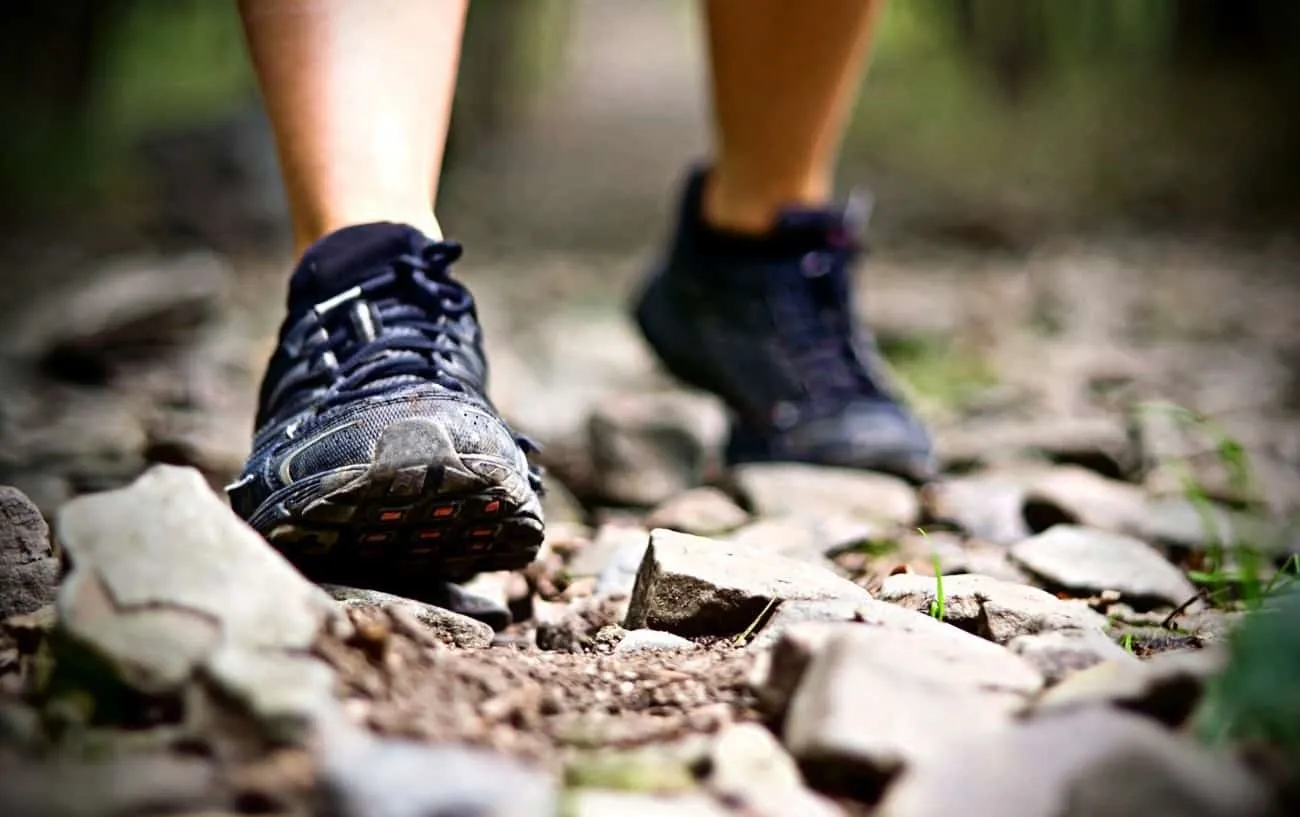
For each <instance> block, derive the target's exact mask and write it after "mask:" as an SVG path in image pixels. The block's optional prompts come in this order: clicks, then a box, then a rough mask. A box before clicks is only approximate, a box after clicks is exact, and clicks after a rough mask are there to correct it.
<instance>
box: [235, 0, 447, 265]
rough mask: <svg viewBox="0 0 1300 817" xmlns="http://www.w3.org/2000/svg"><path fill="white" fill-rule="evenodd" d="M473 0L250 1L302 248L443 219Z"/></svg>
mask: <svg viewBox="0 0 1300 817" xmlns="http://www.w3.org/2000/svg"><path fill="white" fill-rule="evenodd" d="M465 7H466V0H420V1H419V2H417V1H416V0H365V2H361V1H360V0H239V9H240V13H241V15H242V16H243V21H244V30H245V33H246V34H247V37H248V45H249V51H250V52H251V54H252V58H253V64H254V66H255V67H256V69H257V74H258V79H259V82H260V85H261V88H262V94H263V96H264V97H265V101H266V108H267V112H268V113H269V115H270V118H271V123H272V125H273V127H274V130H275V136H276V143H277V146H278V150H279V155H280V165H281V168H282V171H283V174H284V183H285V190H286V192H287V195H288V198H289V206H290V210H291V212H292V218H293V232H294V242H295V244H296V249H297V251H298V252H299V253H301V251H302V250H303V249H305V248H306V247H307V246H308V245H309V244H311V243H312V242H313V241H315V240H316V239H318V238H320V237H322V236H324V235H326V234H327V233H330V232H333V231H334V230H337V229H339V228H341V227H346V226H349V225H353V224H364V223H368V222H373V221H394V222H399V223H404V224H410V225H411V226H413V227H416V228H419V229H420V230H423V231H424V232H426V233H428V234H429V235H430V236H433V237H435V238H438V237H440V230H439V229H438V222H437V220H436V219H435V218H434V215H433V198H434V191H436V190H437V182H438V173H439V170H440V167H441V164H442V152H443V145H444V143H445V140H446V135H447V123H448V119H449V117H450V115H451V99H452V94H453V91H454V88H455V83H456V67H457V63H458V61H459V57H460V35H461V30H462V27H463V23H464V17H465Z"/></svg>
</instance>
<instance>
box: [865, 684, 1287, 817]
mask: <svg viewBox="0 0 1300 817" xmlns="http://www.w3.org/2000/svg"><path fill="white" fill-rule="evenodd" d="M1026 770H1032V774H1026V773H1025V772H1026ZM1270 799H1271V798H1270V795H1269V792H1268V791H1267V790H1266V789H1265V788H1264V787H1263V786H1262V785H1261V784H1260V782H1259V781H1258V780H1256V779H1255V778H1254V777H1252V776H1251V775H1250V774H1249V773H1248V772H1247V771H1246V770H1245V769H1243V768H1242V767H1241V766H1240V765H1239V764H1238V763H1237V762H1236V761H1235V760H1233V759H1232V758H1229V757H1222V756H1217V755H1215V754H1211V753H1210V752H1207V751H1205V750H1204V749H1202V748H1201V747H1199V746H1197V745H1194V744H1193V743H1191V742H1190V740H1187V739H1185V738H1181V737H1178V736H1175V735H1173V734H1171V733H1169V732H1167V731H1165V730H1163V729H1161V728H1160V727H1159V726H1158V725H1156V724H1154V723H1153V722H1151V721H1149V720H1148V719H1146V718H1141V717H1137V716H1134V715H1126V714H1122V713H1119V712H1114V711H1111V710H1107V709H1103V708H1090V709H1085V710H1082V711H1079V712H1077V713H1073V714H1069V715H1062V716H1057V717H1051V718H1041V719H1036V720H1033V721H1030V722H1028V723H1024V724H1019V725H1016V726H1014V727H1012V728H1009V729H1006V730H1004V731H1002V732H999V733H995V734H986V735H981V736H977V737H973V738H971V739H969V740H963V741H961V742H959V743H957V744H955V745H951V746H948V747H946V748H945V749H944V750H943V751H942V752H939V753H936V754H934V755H931V756H930V757H928V758H925V759H922V760H919V761H918V762H917V763H916V764H915V765H913V766H912V767H911V768H909V769H908V770H907V771H906V772H905V773H904V774H903V775H902V776H901V777H899V778H898V780H897V781H896V782H895V783H894V784H893V786H891V787H890V789H889V791H888V793H887V795H886V796H885V799H884V801H883V802H882V803H881V804H880V806H879V807H878V809H877V810H876V811H875V812H874V814H876V815H878V817H951V815H954V814H960V815H963V817H1005V815H1016V817H1094V816H1095V815H1107V817H1147V815H1168V817H1174V816H1175V815H1177V817H1186V816H1188V815H1196V817H1264V815H1267V814H1269V813H1270V805H1271V804H1270Z"/></svg>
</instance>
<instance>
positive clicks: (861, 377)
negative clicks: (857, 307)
mask: <svg viewBox="0 0 1300 817" xmlns="http://www.w3.org/2000/svg"><path fill="white" fill-rule="evenodd" d="M858 253H859V250H858V249H857V248H856V247H853V246H851V245H849V246H838V245H837V246H832V247H829V248H826V249H818V250H813V251H810V252H807V253H805V254H804V255H803V256H801V257H800V258H799V263H798V274H797V275H795V276H792V277H789V278H785V279H784V280H783V282H782V284H783V285H782V287H781V289H780V291H779V292H778V293H776V297H774V298H773V299H772V302H771V303H772V317H773V323H774V325H775V329H776V331H777V333H778V335H779V338H780V345H781V347H782V348H783V349H784V350H785V353H786V355H787V356H788V360H789V362H790V365H791V371H792V373H793V374H794V376H795V377H796V378H797V379H798V381H799V384H800V386H801V389H802V392H803V399H801V400H799V401H798V404H797V405H796V404H795V403H792V402H789V401H782V402H781V403H778V404H777V405H776V406H774V408H773V416H772V417H771V418H770V421H771V422H772V423H773V424H774V425H776V426H778V427H780V426H788V425H791V424H793V423H794V422H795V421H796V418H795V417H794V416H792V415H794V414H797V415H799V417H805V416H807V415H821V414H824V413H827V412H833V411H837V410H839V409H841V408H842V407H843V406H844V405H845V404H846V403H848V402H851V401H853V400H854V399H857V398H860V397H863V396H875V395H878V394H879V393H880V388H879V386H878V385H877V384H876V382H875V379H874V378H873V376H872V373H871V372H870V370H869V369H868V366H867V364H866V362H865V359H864V357H863V355H862V354H861V352H860V349H859V343H860V341H859V334H858V329H857V325H856V321H855V320H854V316H853V305H852V296H851V291H850V287H849V269H850V267H851V265H852V263H853V261H854V259H855V258H856V257H857V255H858Z"/></svg>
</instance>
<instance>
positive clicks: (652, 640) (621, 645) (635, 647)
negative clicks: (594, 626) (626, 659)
mask: <svg viewBox="0 0 1300 817" xmlns="http://www.w3.org/2000/svg"><path fill="white" fill-rule="evenodd" d="M693 649H695V642H694V641H691V640H689V639H686V638H682V637H681V636H679V635H673V634H672V633H661V632H659V631H658V630H632V631H631V632H629V633H627V634H626V635H624V636H623V640H622V641H620V642H618V646H617V647H615V648H614V652H615V654H618V655H626V654H628V653H636V652H677V651H681V650H693Z"/></svg>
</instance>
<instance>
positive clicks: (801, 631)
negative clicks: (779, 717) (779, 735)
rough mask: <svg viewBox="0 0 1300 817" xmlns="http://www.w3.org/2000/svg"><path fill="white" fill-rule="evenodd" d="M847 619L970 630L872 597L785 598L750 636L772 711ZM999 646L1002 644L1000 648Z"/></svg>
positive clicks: (928, 632)
mask: <svg viewBox="0 0 1300 817" xmlns="http://www.w3.org/2000/svg"><path fill="white" fill-rule="evenodd" d="M847 624H854V625H863V626H866V627H874V628H880V629H884V630H889V631H891V632H896V633H916V634H918V637H919V638H922V639H924V638H925V637H927V636H928V637H930V638H940V639H943V638H950V637H952V636H953V634H954V633H956V634H957V635H965V633H962V632H961V631H960V630H958V629H957V628H955V627H952V626H951V625H948V624H944V623H943V622H941V621H936V620H935V619H933V618H931V617H930V616H927V615H920V614H918V613H915V612H913V611H911V610H908V609H907V608H905V607H900V606H898V605H896V604H889V603H888V602H883V601H879V600H877V599H871V600H869V601H858V602H785V603H783V604H781V605H780V606H779V607H778V608H777V610H776V613H775V614H774V615H773V616H772V618H771V619H770V620H769V621H768V623H767V624H766V625H765V626H764V627H763V629H761V630H760V631H759V633H758V635H757V636H756V637H755V638H754V640H753V641H751V642H750V644H749V647H748V649H749V650H751V651H754V652H757V653H758V659H757V661H756V662H755V665H754V668H753V670H752V673H751V676H750V678H751V686H753V688H754V692H755V694H756V695H757V696H758V699H759V702H760V703H761V704H763V706H764V707H765V709H766V711H769V712H772V713H776V714H779V713H782V712H784V711H785V708H786V705H787V704H788V703H789V700H790V697H791V696H792V695H793V694H794V691H795V689H796V688H797V687H798V685H799V681H800V680H801V679H802V678H803V674H804V672H805V671H806V670H807V668H808V664H809V663H810V662H811V661H812V659H813V656H815V655H817V654H818V653H819V652H820V651H821V650H822V648H823V647H824V646H825V644H826V642H827V641H828V640H829V639H830V638H831V636H833V635H834V634H836V633H838V632H840V631H841V630H842V629H843V628H844V626H846V625H847ZM995 652H996V650H995Z"/></svg>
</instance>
